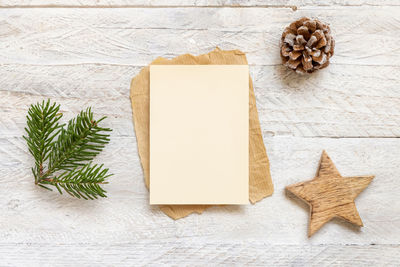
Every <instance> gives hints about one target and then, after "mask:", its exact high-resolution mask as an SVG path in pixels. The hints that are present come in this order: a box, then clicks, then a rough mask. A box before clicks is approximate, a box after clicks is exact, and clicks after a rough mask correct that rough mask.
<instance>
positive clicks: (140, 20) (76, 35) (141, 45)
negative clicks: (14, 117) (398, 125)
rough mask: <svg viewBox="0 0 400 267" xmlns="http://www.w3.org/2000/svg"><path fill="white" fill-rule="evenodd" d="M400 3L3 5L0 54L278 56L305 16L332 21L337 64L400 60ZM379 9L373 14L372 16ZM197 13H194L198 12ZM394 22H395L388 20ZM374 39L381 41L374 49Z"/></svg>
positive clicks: (57, 60) (121, 60)
mask: <svg viewBox="0 0 400 267" xmlns="http://www.w3.org/2000/svg"><path fill="white" fill-rule="evenodd" d="M399 12H400V7H397V6H393V7H379V8H374V9H371V8H370V7H350V8H349V7H319V8H315V7H304V8H299V9H298V10H297V11H292V10H291V9H287V8H276V9H272V8H244V9H238V8H170V9H164V8H151V9H148V8H116V9H104V8H94V9H91V8H89V9H82V8H67V9H64V8H55V9H53V8H50V9H49V8H43V9H41V8H35V9H0V18H2V20H1V28H0V29H1V32H0V49H1V51H2V53H1V54H0V62H2V63H20V64H34V65H49V64H51V65H60V64H78V63H105V64H120V65H121V64H122V65H136V66H137V65H140V66H144V65H147V64H148V63H150V62H151V61H152V60H153V59H155V58H156V57H158V56H163V57H166V58H171V57H175V56H178V55H181V54H184V53H191V54H204V53H207V52H209V51H211V50H213V49H214V48H215V47H216V46H219V47H220V48H221V49H223V50H233V49H239V50H241V51H243V52H245V53H246V54H247V58H248V61H249V64H250V65H263V66H264V65H268V66H269V65H278V64H280V63H281V59H280V55H279V53H278V52H277V51H279V40H280V37H281V34H282V31H283V29H284V28H285V27H286V26H287V25H289V24H290V22H292V21H294V20H295V19H296V18H298V17H301V16H308V17H319V18H320V19H321V21H327V22H329V23H330V26H331V28H332V31H333V36H334V38H335V41H336V46H335V56H334V57H332V59H331V63H332V64H342V65H343V64H346V65H357V66H358V65H374V66H399V65H400V54H399V53H396V51H397V49H398V43H399V42H400V34H399V31H400V22H399V21H398V18H397V17H398V13H399ZM371 17H374V20H371V19H370V18H371ZM193 18H196V19H193ZM389 25H390V27H389ZM371 47H376V48H378V47H379V49H371Z"/></svg>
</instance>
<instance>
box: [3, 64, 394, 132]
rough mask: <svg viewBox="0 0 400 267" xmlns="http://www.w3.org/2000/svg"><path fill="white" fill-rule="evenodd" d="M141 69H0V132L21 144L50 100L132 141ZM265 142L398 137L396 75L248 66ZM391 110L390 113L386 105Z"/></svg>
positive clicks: (362, 69)
mask: <svg viewBox="0 0 400 267" xmlns="http://www.w3.org/2000/svg"><path fill="white" fill-rule="evenodd" d="M140 69H141V67H137V66H124V65H104V64H79V65H55V66H51V65H50V66H42V65H38V66H36V65H33V66H32V65H20V64H3V65H2V67H1V68H0V116H1V118H2V120H1V121H0V127H1V128H0V130H1V131H2V135H3V136H7V137H17V136H21V134H22V133H21V129H22V128H23V127H24V125H25V117H24V116H25V114H26V111H27V109H28V106H29V105H30V104H31V103H34V102H36V101H42V100H43V99H47V98H51V99H53V100H54V101H57V102H58V103H60V104H61V106H62V110H63V111H68V112H67V113H66V116H67V118H70V117H71V116H74V115H75V114H77V113H78V112H79V111H80V110H81V109H83V108H85V107H86V106H89V105H91V106H94V107H95V108H96V109H95V112H97V113H98V114H99V116H100V115H106V116H109V117H110V120H109V123H110V126H111V127H112V128H113V129H114V131H115V134H116V135H120V136H134V132H133V126H132V116H131V108H130V101H129V98H128V96H129V85H130V80H131V79H132V77H134V76H135V75H136V74H137V73H138V72H139V71H140ZM250 70H251V75H252V77H253V80H254V86H255V92H256V97H257V106H258V110H259V116H260V120H261V125H262V129H263V131H264V136H303V137H398V136H400V127H399V125H400V92H399V90H398V84H399V83H400V76H398V75H393V73H396V72H399V73H400V67H390V66H357V67H354V66H349V65H331V66H330V67H329V68H327V69H325V70H322V71H321V72H320V73H316V75H312V76H304V77H298V76H297V75H296V74H295V73H292V72H290V71H287V70H286V69H285V68H284V67H283V66H281V65H277V66H251V67H250ZM388 103H390V105H388Z"/></svg>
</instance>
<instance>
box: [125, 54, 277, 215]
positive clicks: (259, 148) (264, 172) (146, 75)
mask: <svg viewBox="0 0 400 267" xmlns="http://www.w3.org/2000/svg"><path fill="white" fill-rule="evenodd" d="M195 64H199V65H208V64H214V65H229V64H233V65H240V64H244V65H247V64H248V63H247V59H246V55H245V54H244V53H243V52H241V51H239V50H232V51H224V50H220V49H219V48H217V49H215V50H214V51H212V52H210V53H208V54H204V55H200V56H193V55H190V54H185V55H181V56H178V57H176V58H173V59H171V60H169V59H165V58H161V57H160V58H157V59H156V60H154V61H153V62H152V63H151V64H150V65H195ZM149 95H150V71H149V66H147V67H144V68H143V69H142V70H141V71H140V73H139V74H138V75H137V76H136V77H135V78H133V79H132V82H131V90H130V99H131V103H132V111H133V122H134V125H135V133H136V138H137V142H138V152H139V156H140V160H141V163H142V167H143V171H144V180H145V184H146V187H147V188H149V181H150V175H149V169H150V168H149V166H150V161H149V158H150V153H149V151H150V150H149V121H150V117H149V103H150V101H149V100H150V98H149ZM210 153H212V151H210ZM273 191H274V189H273V184H272V180H271V175H270V170H269V160H268V156H267V152H266V150H265V146H264V141H263V139H262V134H261V127H260V121H259V119H258V112H257V107H256V99H255V95H254V89H253V83H252V81H251V78H250V86H249V200H250V202H251V203H253V204H254V203H256V202H258V201H260V200H262V199H263V198H265V197H268V196H270V195H272V193H273ZM208 207H210V205H163V206H160V209H161V211H163V212H164V213H165V214H167V215H168V216H169V217H171V218H173V219H175V220H176V219H180V218H183V217H185V216H188V215H189V214H191V213H195V212H196V213H202V212H203V211H204V210H205V209H206V208H208Z"/></svg>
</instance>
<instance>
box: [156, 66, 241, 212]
mask: <svg viewBox="0 0 400 267" xmlns="http://www.w3.org/2000/svg"><path fill="white" fill-rule="evenodd" d="M248 193H249V69H248V66H247V65H175V66H173V65H169V66H162V65H153V66H150V204H191V205H193V204H248V203H249V194H248Z"/></svg>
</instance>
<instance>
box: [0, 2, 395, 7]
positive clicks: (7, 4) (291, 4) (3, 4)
mask: <svg viewBox="0 0 400 267" xmlns="http://www.w3.org/2000/svg"><path fill="white" fill-rule="evenodd" d="M364 5H365V6H378V5H379V6H385V5H388V6H398V5H400V4H399V2H398V1H396V0H382V1H380V2H379V3H377V1H376V0H354V1H350V0H327V1H318V0H272V1H265V0H247V1H242V0H170V1H163V0H96V1H95V0H53V1H51V0H3V1H2V2H1V3H0V7H83V8H85V7H147V8H150V7H182V6H185V7H236V8H240V7H242V8H243V7H262V8H266V7H268V8H274V7H278V8H282V7H287V8H292V9H296V8H297V7H299V6H300V7H301V6H364Z"/></svg>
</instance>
